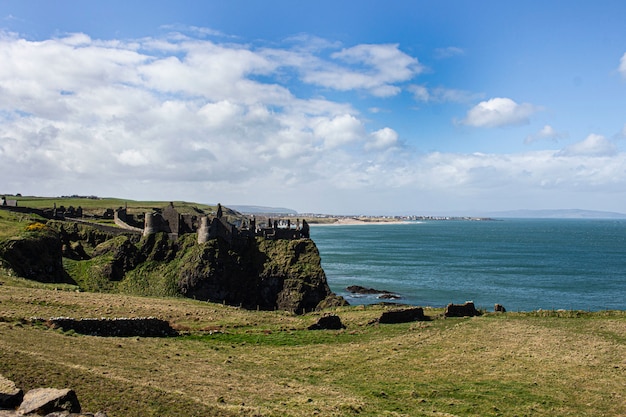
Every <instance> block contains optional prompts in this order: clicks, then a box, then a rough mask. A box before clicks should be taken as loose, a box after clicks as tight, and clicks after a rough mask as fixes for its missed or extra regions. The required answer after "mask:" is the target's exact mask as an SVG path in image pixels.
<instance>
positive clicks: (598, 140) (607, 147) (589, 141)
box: [559, 134, 617, 157]
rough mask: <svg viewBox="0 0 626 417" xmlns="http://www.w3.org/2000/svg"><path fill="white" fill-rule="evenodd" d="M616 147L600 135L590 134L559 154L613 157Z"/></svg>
mask: <svg viewBox="0 0 626 417" xmlns="http://www.w3.org/2000/svg"><path fill="white" fill-rule="evenodd" d="M615 154H617V146H616V145H615V144H614V143H613V142H611V141H609V140H608V139H607V138H605V137H604V136H602V135H596V134H591V135H589V136H587V137H586V138H585V140H583V141H580V142H576V143H574V144H572V145H570V146H568V147H566V148H564V149H563V150H561V152H559V155H561V156H590V157H594V156H613V155H615Z"/></svg>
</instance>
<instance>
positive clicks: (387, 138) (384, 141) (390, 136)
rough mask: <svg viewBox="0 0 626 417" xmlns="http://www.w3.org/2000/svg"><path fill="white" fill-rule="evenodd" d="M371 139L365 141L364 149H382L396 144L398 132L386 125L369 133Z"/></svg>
mask: <svg viewBox="0 0 626 417" xmlns="http://www.w3.org/2000/svg"><path fill="white" fill-rule="evenodd" d="M370 136H371V138H372V140H371V141H369V142H367V143H365V150H366V151H370V150H383V149H388V148H390V147H393V146H395V145H397V143H398V133H397V132H396V131H395V130H393V129H390V128H388V127H385V128H382V129H380V130H377V131H375V132H372V133H371V135H370Z"/></svg>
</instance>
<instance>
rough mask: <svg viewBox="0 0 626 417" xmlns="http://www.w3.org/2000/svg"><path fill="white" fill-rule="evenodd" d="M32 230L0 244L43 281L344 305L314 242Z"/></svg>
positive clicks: (237, 301) (290, 305) (267, 305)
mask: <svg viewBox="0 0 626 417" xmlns="http://www.w3.org/2000/svg"><path fill="white" fill-rule="evenodd" d="M27 235H28V236H21V237H17V238H11V239H8V240H5V241H3V242H0V260H2V261H3V265H4V266H5V267H8V268H10V269H11V270H13V271H14V273H15V274H16V275H18V276H22V277H24V278H28V279H33V280H37V281H41V282H69V283H75V284H76V285H78V286H79V287H80V288H81V289H82V290H85V291H100V292H124V293H130V294H138V295H149V296H181V295H182V296H185V297H190V298H194V299H198V300H206V301H212V302H220V303H225V304H229V305H235V306H242V307H244V308H248V309H263V310H273V309H281V310H287V311H292V312H295V313H303V312H306V311H311V310H313V309H315V308H316V307H318V305H320V303H322V302H323V305H325V306H327V305H329V304H330V305H333V303H339V304H341V303H343V300H342V299H338V298H336V296H334V295H333V294H332V293H331V291H330V288H329V287H328V283H327V281H326V275H325V274H324V270H323V269H322V266H321V259H320V255H319V252H318V250H317V247H316V246H315V243H314V242H313V241H312V240H311V239H295V240H286V239H276V240H270V239H265V238H262V237H256V238H250V239H248V240H246V241H243V242H238V243H237V244H229V243H228V242H226V241H225V240H222V239H221V238H217V239H211V240H209V241H208V242H206V243H201V244H198V243H197V235H196V234H195V233H189V234H185V235H183V236H181V237H179V238H178V239H177V240H170V239H169V238H168V235H167V234H166V233H155V234H152V235H148V236H145V237H140V236H138V235H136V234H132V233H124V232H116V233H113V232H112V231H102V230H98V229H95V228H93V227H90V226H87V225H84V224H78V223H71V222H59V221H50V222H48V223H47V224H46V226H45V227H43V225H42V226H38V227H37V230H35V231H29V232H28V233H27ZM42 254H45V256H42Z"/></svg>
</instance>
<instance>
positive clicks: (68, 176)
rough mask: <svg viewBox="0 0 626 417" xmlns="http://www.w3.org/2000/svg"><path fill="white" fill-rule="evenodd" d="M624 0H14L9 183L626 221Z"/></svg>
mask: <svg viewBox="0 0 626 417" xmlns="http://www.w3.org/2000/svg"><path fill="white" fill-rule="evenodd" d="M625 16H626V2H623V1H610V0H606V1H598V2H592V1H558V0H553V1H548V2H546V1H534V0H529V1H524V2H520V1H506V0H504V1H502V0H501V1H490V0H485V1H480V2H476V1H463V0H455V1H451V0H442V1H419V0H411V1H401V0H399V1H392V0H384V1H375V0H370V1H367V0H359V1H350V0H345V1H335V0H333V1H327V0H317V1H278V0H264V1H254V0H248V1H243V0H230V1H228V2H225V1H213V0H206V1H204V0H203V1H176V2H174V1H133V2H130V1H127V0H125V1H118V0H109V1H90V2H85V1H82V0H80V1H78V0H72V1H70V0H56V1H54V2H50V1H44V0H39V1H34V0H32V1H29V0H15V1H11V0H0V193H6V194H16V193H21V194H22V195H39V196H51V197H52V196H62V195H74V194H77V195H97V196H100V197H119V198H127V199H132V200H159V201H175V200H184V201H195V202H198V203H208V204H215V203H218V202H221V203H222V204H225V205H227V206H228V205H257V206H270V207H286V208H290V209H294V210H297V211H299V212H301V213H327V214H371V215H382V214H384V215H389V214H394V215H402V214H415V215H422V214H423V215H426V214H432V215H436V214H446V213H458V214H462V213H464V212H467V213H470V212H471V213H474V212H493V211H503V210H515V209H570V208H578V209H586V210H603V211H614V212H621V213H626V24H624V17H625Z"/></svg>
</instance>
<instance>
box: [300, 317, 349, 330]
mask: <svg viewBox="0 0 626 417" xmlns="http://www.w3.org/2000/svg"><path fill="white" fill-rule="evenodd" d="M345 328H346V326H345V325H344V324H343V323H342V322H341V319H340V318H339V316H335V315H330V316H323V317H320V318H319V320H318V321H317V323H314V324H312V325H310V326H309V327H308V329H309V330H341V329H345Z"/></svg>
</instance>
